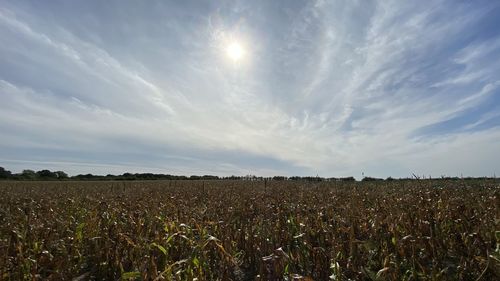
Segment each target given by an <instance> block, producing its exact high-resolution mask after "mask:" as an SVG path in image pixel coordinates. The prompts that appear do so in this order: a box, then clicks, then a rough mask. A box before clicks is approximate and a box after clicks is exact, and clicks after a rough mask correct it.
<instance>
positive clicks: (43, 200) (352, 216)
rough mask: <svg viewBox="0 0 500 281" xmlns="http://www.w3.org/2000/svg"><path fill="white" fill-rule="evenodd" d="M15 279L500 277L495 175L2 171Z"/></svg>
mask: <svg viewBox="0 0 500 281" xmlns="http://www.w3.org/2000/svg"><path fill="white" fill-rule="evenodd" d="M0 194H1V195H2V196H1V198H0V277H1V279H3V280H72V279H73V278H75V277H79V278H80V279H79V280H119V279H121V280H126V279H130V280H134V279H136V280H349V279H351V280H476V279H482V280H498V279H497V278H500V261H499V260H500V249H499V243H500V241H499V240H500V232H499V230H500V228H499V224H500V222H499V206H500V197H499V195H500V188H499V185H498V183H495V182H494V181H493V180H489V181H487V180H482V181H468V182H463V181H407V182H403V181H394V182H376V183H375V182H373V183H370V182H364V183H359V182H358V183H341V182H321V183H305V182H302V183H301V182H290V181H284V182H280V181H270V182H267V184H265V183H264V182H263V181H258V182H250V181H205V182H202V181H160V182H158V181H149V182H1V183H0Z"/></svg>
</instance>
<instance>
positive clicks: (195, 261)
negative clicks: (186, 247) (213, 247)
mask: <svg viewBox="0 0 500 281" xmlns="http://www.w3.org/2000/svg"><path fill="white" fill-rule="evenodd" d="M193 264H194V265H195V266H196V267H198V266H200V260H198V258H197V257H194V258H193Z"/></svg>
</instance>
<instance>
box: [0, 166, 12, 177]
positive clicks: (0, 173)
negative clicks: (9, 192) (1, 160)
mask: <svg viewBox="0 0 500 281" xmlns="http://www.w3.org/2000/svg"><path fill="white" fill-rule="evenodd" d="M11 177H12V173H11V172H10V171H8V170H5V169H4V168H3V167H0V179H8V178H11Z"/></svg>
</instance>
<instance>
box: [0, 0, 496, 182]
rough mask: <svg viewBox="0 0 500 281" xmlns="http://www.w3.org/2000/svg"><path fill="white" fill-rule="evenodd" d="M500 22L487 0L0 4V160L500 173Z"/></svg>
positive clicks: (34, 164)
mask: <svg viewBox="0 0 500 281" xmlns="http://www.w3.org/2000/svg"><path fill="white" fill-rule="evenodd" d="M499 26H500V1H491V0H478V1H458V0H455V1H352V0H349V1H347V0H346V1H19V0H16V1H5V0H0V38H1V42H2V43H1V44H0V99H1V101H2V102H1V103H0V136H1V138H0V165H1V166H4V167H5V168H7V169H10V170H13V171H16V172H17V171H20V170H22V169H26V168H29V169H35V170H38V169H42V168H48V169H52V170H65V171H67V172H69V173H70V174H78V173H96V174H107V173H123V172H160V173H172V174H187V175H190V174H217V175H232V174H236V175H246V174H257V175H317V174H319V175H321V176H327V177H330V176H350V175H352V176H355V177H358V178H359V177H361V173H363V172H364V174H365V175H369V176H376V177H387V176H393V177H406V176H410V175H411V174H412V173H415V174H420V175H422V174H424V175H432V176H440V175H451V176H455V175H460V174H463V175H469V176H491V175H493V174H495V173H496V174H497V175H500V170H499V167H500V165H498V163H499V161H498V159H500V74H499V73H500V59H499V58H500V28H499ZM231 44H237V45H238V46H240V48H241V49H242V53H243V55H242V56H241V58H240V59H238V60H236V59H232V58H231V57H230V56H228V53H227V49H228V47H229V46H230V45H231Z"/></svg>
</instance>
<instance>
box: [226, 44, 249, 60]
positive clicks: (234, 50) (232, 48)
mask: <svg viewBox="0 0 500 281" xmlns="http://www.w3.org/2000/svg"><path fill="white" fill-rule="evenodd" d="M226 52H227V55H228V57H229V58H230V59H232V60H233V61H239V60H241V59H242V58H243V56H244V55H245V50H244V49H243V47H242V46H241V45H240V44H239V43H238V42H232V43H231V44H229V45H228V46H227V49H226Z"/></svg>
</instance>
